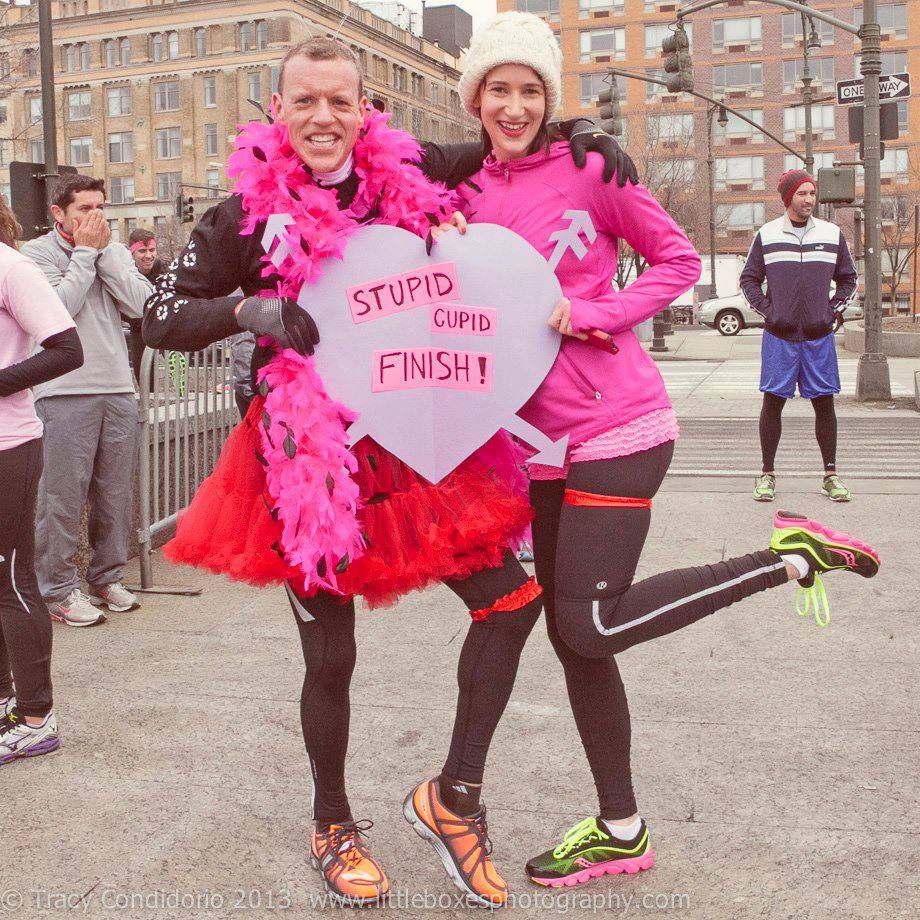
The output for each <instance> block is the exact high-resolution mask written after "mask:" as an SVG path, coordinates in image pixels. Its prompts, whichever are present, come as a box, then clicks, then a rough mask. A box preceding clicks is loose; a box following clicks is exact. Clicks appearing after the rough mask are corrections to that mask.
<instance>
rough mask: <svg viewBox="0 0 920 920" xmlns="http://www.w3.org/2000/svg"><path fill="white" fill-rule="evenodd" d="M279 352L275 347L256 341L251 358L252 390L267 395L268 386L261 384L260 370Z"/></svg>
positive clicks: (250, 375) (250, 378) (250, 376)
mask: <svg viewBox="0 0 920 920" xmlns="http://www.w3.org/2000/svg"><path fill="white" fill-rule="evenodd" d="M276 354H278V352H277V351H275V349H274V348H271V347H270V346H268V345H260V344H259V343H258V342H256V347H255V348H254V349H253V350H252V358H250V360H249V381H250V384H251V385H252V392H253V393H258V394H259V395H260V396H265V395H267V393H268V389H267V387H260V386H259V371H260V370H262V368H263V367H265V365H266V364H268V362H269V361H271V359H272V358H274V357H275V355H276Z"/></svg>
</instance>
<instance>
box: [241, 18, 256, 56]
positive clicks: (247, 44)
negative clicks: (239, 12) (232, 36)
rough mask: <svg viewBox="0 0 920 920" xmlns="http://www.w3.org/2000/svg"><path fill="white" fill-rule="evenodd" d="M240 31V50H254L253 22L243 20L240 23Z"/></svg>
mask: <svg viewBox="0 0 920 920" xmlns="http://www.w3.org/2000/svg"><path fill="white" fill-rule="evenodd" d="M239 31H240V51H252V50H253V41H252V23H251V22H241V23H240V25H239Z"/></svg>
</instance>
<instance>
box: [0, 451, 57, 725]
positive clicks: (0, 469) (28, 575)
mask: <svg viewBox="0 0 920 920" xmlns="http://www.w3.org/2000/svg"><path fill="white" fill-rule="evenodd" d="M41 475H42V439H41V438H35V439H34V440H31V441H27V442H26V443H25V444H20V445H19V446H18V447H12V448H10V449H9V450H4V451H0V482H2V483H3V489H0V697H5V696H13V685H14V683H15V694H16V707H17V709H18V710H19V712H20V714H21V715H24V716H34V717H36V718H44V716H46V715H47V714H48V713H49V712H50V711H51V704H52V693H51V617H50V615H49V613H48V608H47V607H46V606H45V602H44V601H43V600H42V596H41V592H40V591H39V590H38V581H37V580H36V578H35V501H36V496H37V495H38V481H39V479H41Z"/></svg>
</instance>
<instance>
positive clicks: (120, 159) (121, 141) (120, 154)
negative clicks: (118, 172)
mask: <svg viewBox="0 0 920 920" xmlns="http://www.w3.org/2000/svg"><path fill="white" fill-rule="evenodd" d="M133 161H134V142H133V138H132V135H131V132H130V131H120V132H118V133H116V134H110V135H109V162H110V163H131V162H133Z"/></svg>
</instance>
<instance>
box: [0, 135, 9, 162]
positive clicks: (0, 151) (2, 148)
mask: <svg viewBox="0 0 920 920" xmlns="http://www.w3.org/2000/svg"><path fill="white" fill-rule="evenodd" d="M9 165H10V142H9V141H5V140H0V168H2V169H5V168H6V167H7V166H9Z"/></svg>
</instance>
